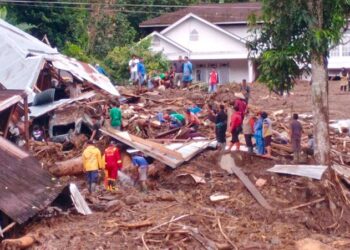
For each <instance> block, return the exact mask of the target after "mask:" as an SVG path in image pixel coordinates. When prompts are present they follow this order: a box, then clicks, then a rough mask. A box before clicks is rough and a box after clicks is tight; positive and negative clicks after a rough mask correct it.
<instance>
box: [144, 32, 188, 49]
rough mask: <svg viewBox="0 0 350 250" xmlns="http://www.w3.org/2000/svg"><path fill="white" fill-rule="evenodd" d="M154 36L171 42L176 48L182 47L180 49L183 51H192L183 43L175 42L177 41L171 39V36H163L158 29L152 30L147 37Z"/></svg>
mask: <svg viewBox="0 0 350 250" xmlns="http://www.w3.org/2000/svg"><path fill="white" fill-rule="evenodd" d="M154 36H158V37H159V38H161V39H163V40H164V41H166V42H168V43H170V44H171V45H173V46H174V47H176V48H178V49H180V50H182V51H184V52H187V53H189V52H191V51H190V50H189V49H186V48H185V47H183V46H182V45H180V44H178V43H177V42H175V41H173V40H171V39H169V38H168V37H166V36H163V35H162V34H161V33H159V32H157V31H154V32H152V33H151V34H149V35H148V36H147V37H154ZM147 37H146V38H147Z"/></svg>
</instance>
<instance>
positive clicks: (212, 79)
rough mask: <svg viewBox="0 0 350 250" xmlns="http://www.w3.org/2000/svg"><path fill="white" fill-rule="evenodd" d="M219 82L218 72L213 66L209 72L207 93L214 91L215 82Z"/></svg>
mask: <svg viewBox="0 0 350 250" xmlns="http://www.w3.org/2000/svg"><path fill="white" fill-rule="evenodd" d="M218 82H219V75H218V72H216V70H215V68H212V69H211V72H210V73H209V88H208V91H209V94H211V93H214V92H216V88H217V84H218Z"/></svg>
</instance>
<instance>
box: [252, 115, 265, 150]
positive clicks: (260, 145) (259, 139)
mask: <svg viewBox="0 0 350 250" xmlns="http://www.w3.org/2000/svg"><path fill="white" fill-rule="evenodd" d="M258 115H259V118H258V120H257V121H256V122H255V124H254V138H255V143H256V150H257V154H258V155H263V154H265V146H264V137H263V120H264V119H263V118H262V116H261V113H259V114H258Z"/></svg>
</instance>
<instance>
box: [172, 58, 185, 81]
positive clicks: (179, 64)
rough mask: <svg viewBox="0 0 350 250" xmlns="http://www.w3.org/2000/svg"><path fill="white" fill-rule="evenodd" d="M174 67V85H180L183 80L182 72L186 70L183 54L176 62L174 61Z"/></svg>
mask: <svg viewBox="0 0 350 250" xmlns="http://www.w3.org/2000/svg"><path fill="white" fill-rule="evenodd" d="M173 69H174V72H175V77H174V85H175V86H180V84H181V82H182V74H183V72H184V62H183V60H182V56H179V59H178V60H177V61H176V62H174V64H173Z"/></svg>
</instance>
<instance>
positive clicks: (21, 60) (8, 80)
mask: <svg viewBox="0 0 350 250" xmlns="http://www.w3.org/2000/svg"><path fill="white" fill-rule="evenodd" d="M0 64H1V65H2V66H1V68H0V89H6V90H21V91H24V92H25V93H26V94H27V101H28V104H29V119H30V120H31V121H32V124H33V123H35V120H37V119H38V120H39V121H38V123H39V124H40V125H42V126H45V127H46V129H47V130H48V123H49V122H50V119H51V117H52V116H53V114H54V112H53V111H54V110H56V109H57V108H59V107H63V106H65V105H68V104H71V103H74V102H77V101H81V100H88V99H91V98H92V97H94V96H95V95H96V94H97V93H99V94H103V95H110V96H112V98H113V97H118V96H119V92H118V90H117V89H116V87H115V86H114V85H113V84H112V83H111V81H110V80H109V78H108V77H106V76H105V75H103V74H100V73H99V72H98V71H97V70H96V69H95V68H94V67H93V66H92V65H90V64H87V63H83V62H80V61H77V60H75V59H73V58H69V57H66V56H64V55H62V54H60V53H59V52H58V51H57V49H56V48H52V47H50V46H49V45H47V44H45V43H43V42H41V41H39V40H38V39H36V38H35V37H33V36H31V35H29V34H27V33H26V32H24V31H22V30H20V29H18V28H16V27H14V26H12V25H11V24H9V23H7V22H5V21H3V20H0ZM64 133H65V132H63V134H64ZM51 135H52V133H51Z"/></svg>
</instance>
